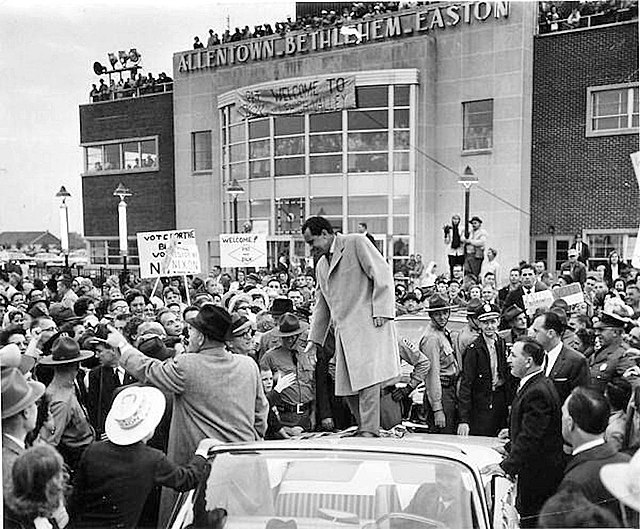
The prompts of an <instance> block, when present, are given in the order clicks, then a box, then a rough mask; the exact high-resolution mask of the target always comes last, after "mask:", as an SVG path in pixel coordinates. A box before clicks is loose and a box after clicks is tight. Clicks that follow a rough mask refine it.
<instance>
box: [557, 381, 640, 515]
mask: <svg viewBox="0 0 640 529" xmlns="http://www.w3.org/2000/svg"><path fill="white" fill-rule="evenodd" d="M608 424H609V403H608V402H607V399H606V397H605V396H604V395H603V394H602V393H600V392H599V391H596V390H594V389H588V388H576V389H574V390H573V391H572V392H571V394H570V395H569V396H568V397H567V399H566V400H565V402H564V404H563V405H562V436H563V437H564V440H565V441H566V443H567V444H569V445H570V446H571V448H572V458H571V460H570V461H569V463H568V464H567V468H566V470H565V475H564V478H563V480H562V483H561V484H560V487H559V488H560V489H562V488H565V487H567V488H569V487H570V488H578V489H579V490H580V491H581V492H582V493H583V494H584V495H585V497H586V498H587V499H588V500H589V501H590V502H592V503H596V504H598V505H600V506H602V507H605V508H606V509H609V511H611V513H612V514H613V515H614V516H615V517H616V518H618V520H619V521H621V520H622V516H621V514H622V513H621V511H620V504H619V503H618V500H617V498H616V497H615V496H614V495H613V494H611V493H610V492H609V491H608V490H607V489H606V487H605V486H604V485H603V483H602V481H601V479H600V469H601V468H602V467H603V466H604V465H607V464H609V463H626V462H628V461H629V459H631V458H630V457H629V456H628V455H627V454H623V453H620V452H618V451H617V450H616V449H615V447H614V446H612V445H610V444H607V443H606V442H605V440H604V432H605V430H606V429H607V425H608ZM621 525H622V524H621Z"/></svg>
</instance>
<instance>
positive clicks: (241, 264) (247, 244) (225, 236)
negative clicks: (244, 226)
mask: <svg viewBox="0 0 640 529" xmlns="http://www.w3.org/2000/svg"><path fill="white" fill-rule="evenodd" d="M220 266H222V268H248V267H256V268H259V267H261V266H267V236H266V235H265V234H264V233H221V234H220Z"/></svg>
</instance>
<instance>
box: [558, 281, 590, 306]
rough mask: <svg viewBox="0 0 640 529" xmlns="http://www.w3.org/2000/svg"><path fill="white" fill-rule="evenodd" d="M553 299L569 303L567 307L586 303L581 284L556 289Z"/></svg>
mask: <svg viewBox="0 0 640 529" xmlns="http://www.w3.org/2000/svg"><path fill="white" fill-rule="evenodd" d="M553 297H554V298H555V299H563V300H565V301H566V302H567V305H569V306H572V305H577V304H578V303H582V302H583V301H584V294H583V293H582V287H581V286H580V283H571V284H570V285H566V286H564V287H556V288H554V289H553Z"/></svg>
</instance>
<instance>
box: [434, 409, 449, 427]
mask: <svg viewBox="0 0 640 529" xmlns="http://www.w3.org/2000/svg"><path fill="white" fill-rule="evenodd" d="M433 421H434V422H435V424H436V427H438V428H444V427H445V426H446V425H447V418H446V417H445V415H444V412H443V411H442V410H440V411H436V412H434V414H433Z"/></svg>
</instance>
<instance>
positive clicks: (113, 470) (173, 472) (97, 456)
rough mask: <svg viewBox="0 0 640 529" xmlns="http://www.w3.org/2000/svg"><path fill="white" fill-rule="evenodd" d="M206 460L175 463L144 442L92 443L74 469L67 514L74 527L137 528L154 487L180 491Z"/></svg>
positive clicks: (196, 479) (189, 484) (188, 486)
mask: <svg viewBox="0 0 640 529" xmlns="http://www.w3.org/2000/svg"><path fill="white" fill-rule="evenodd" d="M206 469H207V462H206V460H205V458H203V457H202V456H194V457H193V458H192V459H191V461H190V462H189V464H187V465H184V466H178V465H175V464H174V463H173V462H171V461H170V460H169V459H168V458H167V456H166V455H165V454H164V453H162V452H161V451H160V450H156V449H155V448H151V447H149V446H147V445H146V444H144V443H135V444H133V445H128V446H118V445H115V444H113V443H112V442H110V441H101V442H98V443H94V444H92V445H91V446H90V447H89V448H87V450H86V451H85V453H84V454H83V456H82V459H81V461H80V465H79V467H78V471H77V475H76V480H75V486H74V496H73V498H72V501H71V504H70V511H71V517H72V519H73V521H74V524H72V525H75V524H77V527H83V528H85V527H123V528H133V527H137V523H138V519H139V517H140V514H141V512H142V508H143V506H144V502H145V500H146V499H147V496H148V495H149V493H150V492H151V490H152V489H153V487H154V486H156V485H163V486H165V487H170V488H172V489H176V490H180V491H184V490H189V489H192V488H194V487H195V486H196V485H197V484H198V482H199V481H200V480H201V479H202V478H203V477H204V475H205V471H206Z"/></svg>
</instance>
